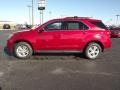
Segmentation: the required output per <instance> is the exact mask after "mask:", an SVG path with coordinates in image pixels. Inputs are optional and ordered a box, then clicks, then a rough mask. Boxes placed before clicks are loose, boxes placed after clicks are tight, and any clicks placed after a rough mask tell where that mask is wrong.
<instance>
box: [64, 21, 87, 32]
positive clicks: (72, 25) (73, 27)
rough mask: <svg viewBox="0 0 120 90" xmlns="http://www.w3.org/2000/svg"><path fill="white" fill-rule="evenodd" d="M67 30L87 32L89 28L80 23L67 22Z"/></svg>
mask: <svg viewBox="0 0 120 90" xmlns="http://www.w3.org/2000/svg"><path fill="white" fill-rule="evenodd" d="M66 24H67V30H87V29H88V27H87V26H86V25H84V24H83V23H81V22H78V21H67V23H66Z"/></svg>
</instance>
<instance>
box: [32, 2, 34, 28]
mask: <svg viewBox="0 0 120 90" xmlns="http://www.w3.org/2000/svg"><path fill="white" fill-rule="evenodd" d="M33 25H34V1H33V0H32V26H33Z"/></svg>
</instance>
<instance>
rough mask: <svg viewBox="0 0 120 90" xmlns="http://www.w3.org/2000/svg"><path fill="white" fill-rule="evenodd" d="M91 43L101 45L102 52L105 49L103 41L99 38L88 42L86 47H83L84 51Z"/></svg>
mask: <svg viewBox="0 0 120 90" xmlns="http://www.w3.org/2000/svg"><path fill="white" fill-rule="evenodd" d="M90 43H97V44H99V45H100V46H101V48H102V52H103V51H104V45H103V44H102V42H100V41H98V40H93V41H89V42H88V43H86V45H85V47H84V49H83V52H84V51H85V49H86V48H87V46H88V45H89V44H90Z"/></svg>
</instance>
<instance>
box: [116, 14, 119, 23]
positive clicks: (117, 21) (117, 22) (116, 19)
mask: <svg viewBox="0 0 120 90" xmlns="http://www.w3.org/2000/svg"><path fill="white" fill-rule="evenodd" d="M119 16H120V15H118V14H117V15H116V17H117V18H116V25H118V17H119Z"/></svg>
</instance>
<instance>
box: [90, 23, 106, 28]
mask: <svg viewBox="0 0 120 90" xmlns="http://www.w3.org/2000/svg"><path fill="white" fill-rule="evenodd" d="M91 23H92V24H93V25H95V26H97V27H99V28H101V29H107V27H106V26H105V25H104V24H103V23H102V22H91Z"/></svg>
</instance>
